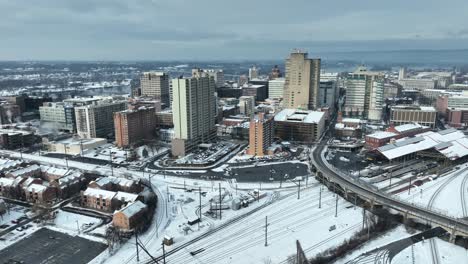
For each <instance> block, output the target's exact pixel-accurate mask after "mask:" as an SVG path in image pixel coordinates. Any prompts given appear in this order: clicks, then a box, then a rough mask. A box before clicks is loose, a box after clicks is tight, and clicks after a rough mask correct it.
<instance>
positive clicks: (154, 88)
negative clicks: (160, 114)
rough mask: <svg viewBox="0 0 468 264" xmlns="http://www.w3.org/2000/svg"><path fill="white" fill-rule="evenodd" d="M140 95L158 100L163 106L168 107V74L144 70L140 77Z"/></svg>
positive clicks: (169, 104)
mask: <svg viewBox="0 0 468 264" xmlns="http://www.w3.org/2000/svg"><path fill="white" fill-rule="evenodd" d="M140 85H141V96H149V97H153V98H155V99H157V100H160V101H161V103H162V104H164V107H170V106H171V102H170V99H169V92H170V91H169V75H168V74H167V73H164V72H145V73H143V75H142V76H141V78H140Z"/></svg>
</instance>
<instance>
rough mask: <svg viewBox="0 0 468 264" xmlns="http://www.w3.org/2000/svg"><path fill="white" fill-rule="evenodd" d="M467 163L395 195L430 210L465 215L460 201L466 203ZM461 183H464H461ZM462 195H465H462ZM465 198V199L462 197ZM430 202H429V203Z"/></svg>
mask: <svg viewBox="0 0 468 264" xmlns="http://www.w3.org/2000/svg"><path fill="white" fill-rule="evenodd" d="M467 178H468V164H464V165H462V166H460V168H459V169H458V170H455V171H453V172H450V173H449V174H447V175H445V176H443V177H439V178H437V179H435V180H433V181H429V182H426V183H424V184H423V185H421V186H419V187H417V186H414V187H413V188H412V189H411V192H410V193H409V192H408V191H404V192H402V193H399V194H397V195H396V196H397V197H399V198H400V199H403V200H405V201H407V202H409V203H413V204H419V205H421V206H423V207H429V206H430V207H431V208H432V210H436V211H439V212H441V213H444V214H447V215H451V216H454V217H467V216H468V215H467V214H466V213H467V212H463V208H464V207H463V206H462V203H464V204H465V206H466V205H468V199H466V197H468V189H467V188H468V184H467V180H466V179H467ZM463 183H465V184H464V185H463ZM463 195H464V196H465V197H463ZM463 198H465V199H463ZM430 203H431V204H430Z"/></svg>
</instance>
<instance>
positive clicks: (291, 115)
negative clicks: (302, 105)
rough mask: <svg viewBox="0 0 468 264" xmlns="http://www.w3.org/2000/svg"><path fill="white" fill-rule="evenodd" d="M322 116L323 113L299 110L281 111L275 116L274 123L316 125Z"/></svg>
mask: <svg viewBox="0 0 468 264" xmlns="http://www.w3.org/2000/svg"><path fill="white" fill-rule="evenodd" d="M324 116H325V113H324V112H317V111H310V110H299V109H284V110H283V111H281V112H279V113H278V114H276V115H275V121H286V122H303V123H311V124H317V123H319V122H320V121H321V120H322V119H323V118H324Z"/></svg>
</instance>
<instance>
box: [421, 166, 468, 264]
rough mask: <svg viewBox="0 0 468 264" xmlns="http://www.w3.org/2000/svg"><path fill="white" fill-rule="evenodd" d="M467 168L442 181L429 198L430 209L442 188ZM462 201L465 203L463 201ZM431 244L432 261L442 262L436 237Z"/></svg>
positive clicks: (428, 205) (437, 263) (435, 262)
mask: <svg viewBox="0 0 468 264" xmlns="http://www.w3.org/2000/svg"><path fill="white" fill-rule="evenodd" d="M466 170H467V168H464V169H462V170H460V171H458V172H456V173H454V175H452V176H451V177H450V178H448V179H447V180H446V181H445V182H444V183H442V184H441V185H440V186H439V188H437V190H436V191H435V192H434V194H432V196H431V198H430V199H429V203H428V204H427V208H428V209H429V210H431V209H432V206H433V205H434V202H435V200H436V198H437V196H439V194H440V193H441V192H442V190H443V189H445V187H447V185H449V184H450V183H451V182H452V181H453V180H454V179H456V178H457V176H459V175H460V174H461V173H462V172H464V171H466ZM467 176H468V175H467ZM465 178H466V176H465ZM462 203H463V201H462ZM429 245H430V248H431V258H432V263H433V264H439V262H440V257H439V249H438V247H437V243H436V240H435V238H431V239H429Z"/></svg>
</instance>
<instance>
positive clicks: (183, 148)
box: [172, 71, 216, 156]
mask: <svg viewBox="0 0 468 264" xmlns="http://www.w3.org/2000/svg"><path fill="white" fill-rule="evenodd" d="M215 87H216V85H215V81H214V78H213V77H210V76H208V74H207V73H204V72H202V71H193V77H192V78H179V79H173V80H172V90H173V98H174V99H173V105H172V112H173V119H174V139H173V140H172V155H174V156H185V154H186V153H187V152H189V151H191V150H192V149H193V148H194V147H195V146H197V144H200V143H206V142H209V141H210V140H212V139H213V138H214V137H215V136H216V126H215V118H216V95H215V92H216V88H215Z"/></svg>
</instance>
